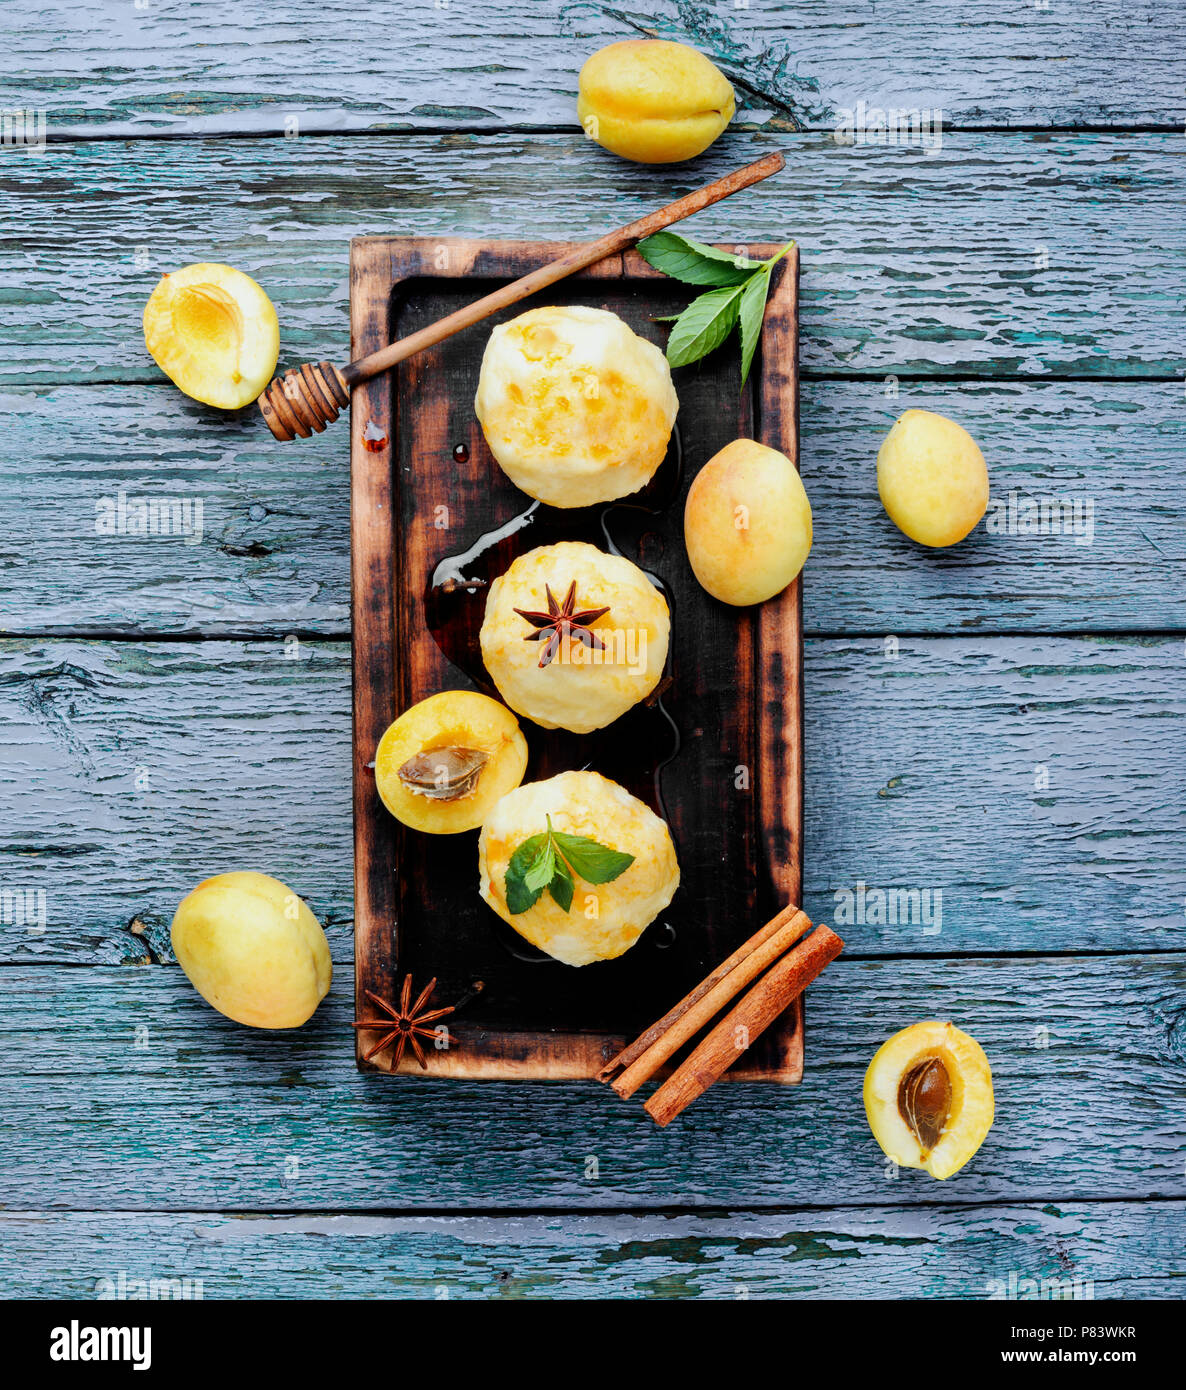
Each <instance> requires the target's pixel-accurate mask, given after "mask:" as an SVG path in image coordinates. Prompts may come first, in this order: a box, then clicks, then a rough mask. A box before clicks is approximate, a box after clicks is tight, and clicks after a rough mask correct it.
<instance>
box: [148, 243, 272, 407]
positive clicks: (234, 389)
mask: <svg viewBox="0 0 1186 1390" xmlns="http://www.w3.org/2000/svg"><path fill="white" fill-rule="evenodd" d="M144 343H145V346H146V347H147V348H148V351H149V352H150V353H151V354H152V359H153V361H154V362H155V363H156V364H157V366H158V367H160V369H161V371H163V372H164V373H165V375H166V376H167V377H169V379H170V380H171V381H172V382H173V383H174V384H175V385H176V386H179V387H180V388H181V390H182V391H184V392H185V394H186V395H187V396H192V397H193V399H194V400H195V401H201V402H202V403H203V404H205V405H213V406H217V407H218V408H219V409H221V410H238V409H239V408H240V407H242V406H245V405H249V404H250V403H251V402H252V401H253V400H255V398H256V397H257V396H258V395H259V393H260V392H261V391H262V390H263V389H264V387H265V386H267V384H268V382H269V381H270V380H271V379H272V373H273V372H274V371H275V370H276V359H277V357H279V355H280V324H279V322H278V320H277V318H276V310H275V308H274V307H273V306H272V301H271V300H270V299H269V298H268V296H267V295H266V294H265V293H264V292H263V290H262V289H261V288H260V287H259V285H257V284H256V282H255V281H254V280H253V279H252V278H251V276H250V275H244V274H243V272H242V271H241V270H235V269H234V268H233V267H232V266H229V265H219V264H217V263H216V262H213V261H203V262H200V263H199V264H197V265H187V266H186V267H185V268H184V269H183V270H177V271H174V272H173V273H172V274H169V275H162V276H161V278H160V280H159V281H158V283H157V287H156V289H154V290H153V292H152V294H151V295H149V297H148V303H147V304H146V305H145V306H144Z"/></svg>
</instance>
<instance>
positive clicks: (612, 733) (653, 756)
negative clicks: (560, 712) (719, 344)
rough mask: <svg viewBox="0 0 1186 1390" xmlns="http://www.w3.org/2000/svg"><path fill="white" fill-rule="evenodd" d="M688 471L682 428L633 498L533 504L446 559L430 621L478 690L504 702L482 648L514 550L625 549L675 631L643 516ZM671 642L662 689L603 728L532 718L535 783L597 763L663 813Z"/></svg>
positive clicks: (670, 497) (670, 749) (672, 735)
mask: <svg viewBox="0 0 1186 1390" xmlns="http://www.w3.org/2000/svg"><path fill="white" fill-rule="evenodd" d="M682 473H683V450H682V447H681V444H680V439H679V433H678V427H677V429H676V430H675V431H674V432H673V434H672V442H671V447H670V448H669V449H668V452H667V457H666V459H664V461H663V463H662V464H661V465H660V466H659V468H658V470H657V471H656V473H655V476H654V477H653V478H652V479H651V481H650V482H649V483H648V484H647V486H646V487H645V488H643V489H642V490H641V491H640V492H638V493H636V494H635V495H634V496H633V497H631V498H629V499H626V500H623V501H618V502H608V503H604V504H602V505H600V506H595V507H576V508H572V509H571V510H569V509H565V508H558V507H545V506H543V505H542V504H541V503H539V502H532V503H531V504H530V506H528V507H526V508H525V509H524V510H523V511H522V512H519V513H518V514H517V515H515V516H513V517H511V518H510V519H509V520H508V521H505V522H503V523H502V525H500V526H497V527H495V528H493V529H492V530H490V531H487V532H485V533H483V534H482V535H479V536H477V537H475V539H474V540H473V542H472V543H471V544H470V545H469V546H468V547H467V548H466V549H465V550H462V551H459V552H457V553H455V554H452V555H447V556H445V557H444V558H443V559H442V560H440V561H439V562H438V564H437V566H436V568H435V570H434V571H433V573H432V578H431V579H430V581H429V585H428V591H427V593H426V594H425V600H424V607H425V614H426V616H427V620H428V626H429V628H430V630H431V632H432V635H433V637H434V638H435V640H436V643H437V645H438V646H439V647H440V649H441V651H442V652H444V654H445V656H446V657H448V659H449V660H450V661H451V662H452V663H453V665H454V666H456V667H457V668H458V669H459V670H460V671H462V672H464V673H465V675H467V676H468V677H469V678H470V680H472V681H473V682H474V684H475V685H477V686H478V687H479V689H482V690H484V691H486V692H487V693H488V694H490V695H492V696H494V697H495V698H497V697H498V692H497V690H495V689H494V687H493V685H492V684H491V681H490V677H489V675H488V674H487V671H486V668H485V666H484V665H483V663H482V654H481V650H480V647H479V644H478V633H479V631H480V629H481V626H482V619H483V617H484V616H485V612H486V590H487V589H488V588H489V587H490V584H491V582H492V581H493V580H494V579H496V578H497V577H498V576H499V575H500V574H502V573H504V572H505V571H506V570H507V569H508V568H509V566H510V564H511V562H512V561H513V560H514V559H515V558H516V557H517V556H519V555H522V554H523V553H525V552H526V551H528V550H532V549H534V548H535V547H536V546H540V545H552V544H555V543H556V542H557V541H588V542H589V543H591V544H593V545H596V546H598V548H599V549H603V550H608V551H609V552H610V554H612V555H622V554H625V556H626V558H627V559H633V560H634V563H635V564H638V565H639V567H640V568H641V569H642V570H643V572H644V573H645V574H646V576H647V578H648V579H649V580H650V581H651V582H652V583H653V584H654V585H655V587H656V588H657V589H658V590H659V592H660V593H661V594H662V595H663V597H664V598H665V599H666V600H667V604H668V607H669V609H671V621H672V627H673V628H674V626H675V623H676V621H677V617H676V613H675V611H674V607H673V601H672V596H671V593H670V591H669V590H668V588H667V586H666V585H665V584H664V583H663V580H662V579H661V578H660V576H659V575H658V574H655V573H653V572H652V571H651V570H649V569H647V568H646V562H647V559H648V552H650V551H651V550H655V549H658V548H659V544H660V541H659V537H658V536H656V535H655V533H654V532H653V531H648V530H647V527H646V519H647V518H648V517H653V516H658V515H659V514H660V513H662V512H664V511H665V510H666V509H667V508H668V507H669V506H670V505H671V503H672V502H673V501H674V500H675V498H676V497H677V496H678V495H679V488H680V481H681V476H682ZM631 524H632V528H633V530H634V531H635V532H637V534H636V535H634V537H633V539H632V540H624V541H623V544H622V545H620V544H619V543H618V539H617V537H616V535H615V531H616V529H617V528H618V526H619V525H620V526H621V529H622V530H623V531H625V530H626V529H627V527H628V525H631ZM623 545H624V546H625V550H624V549H623ZM631 552H632V553H631ZM674 648H675V642H674V640H672V642H671V643H670V645H669V647H668V653H667V667H666V670H665V671H664V674H663V677H662V679H661V680H660V682H659V685H658V686H657V687H656V689H655V692H654V693H652V694H651V695H650V696H649V697H648V698H647V699H646V700H644V701H642V702H641V703H640V704H637V705H635V706H634V708H633V709H631V710H628V711H627V712H626V713H625V714H624V715H622V717H621V718H620V719H616V720H615V721H614V722H613V723H612V724H610V725H609V726H608V727H607V728H605V729H598V730H596V731H595V732H594V733H591V734H572V733H569V732H567V730H564V729H555V730H551V729H548V730H545V729H540V728H538V726H536V725H534V724H532V723H531V721H530V720H527V719H525V720H524V721H523V729H524V732H525V733H526V734H527V740H528V744H529V745H530V750H531V757H532V761H531V769H532V771H531V776H532V780H540V779H542V778H545V777H551V776H553V775H554V774H555V773H557V772H562V771H564V770H565V769H568V768H592V769H593V770H595V771H597V772H600V773H602V774H603V775H604V776H606V777H610V778H612V779H613V780H614V781H615V782H620V783H621V784H622V785H623V786H624V787H626V788H627V789H628V790H630V791H631V792H633V793H634V795H635V796H637V797H639V798H640V799H641V800H643V801H645V802H646V803H647V804H648V805H649V806H651V807H652V808H653V809H654V810H655V811H657V812H658V813H659V815H661V816H663V817H664V819H666V818H667V817H666V812H665V809H664V806H663V797H662V790H661V787H660V773H661V772H662V770H663V768H664V767H665V766H666V765H667V763H669V762H670V761H671V759H672V758H674V757H675V755H676V753H677V752H678V751H679V744H680V736H679V728H678V726H677V725H676V722H675V720H674V719H673V718H672V717H671V714H670V712H669V711H668V709H667V707H666V705H665V704H664V691H665V690H666V688H667V686H669V685H670V683H671V662H672V653H673V651H674Z"/></svg>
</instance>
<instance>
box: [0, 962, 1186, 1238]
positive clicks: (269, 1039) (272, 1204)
mask: <svg viewBox="0 0 1186 1390" xmlns="http://www.w3.org/2000/svg"><path fill="white" fill-rule="evenodd" d="M1184 987H1186V955H1184V954H1182V953H1177V954H1174V955H1160V956H1156V955H1154V956H1122V957H1079V958H1068V957H1059V958H1049V957H1037V958H1034V959H1031V960H1019V959H1012V960H1009V959H990V960H963V961H958V962H946V963H944V964H942V965H936V964H935V963H933V962H928V961H865V962H861V961H852V960H846V959H845V958H844V957H841V959H840V960H839V961H837V962H836V963H834V964H833V965H832V966H830V967H829V968H828V969H827V971H825V972H824V974H823V975H822V976H821V977H820V979H819V981H818V982H817V983H816V984H815V985H813V986H812V987H811V990H810V991H809V996H808V1000H807V1030H808V1031H807V1065H806V1071H805V1074H804V1079H803V1082H802V1083H801V1085H800V1086H798V1087H780V1086H764V1085H743V1084H729V1085H721V1086H716V1087H713V1088H712V1090H711V1091H709V1092H708V1094H707V1095H705V1096H704V1097H703V1098H702V1099H701V1100H699V1101H697V1102H696V1104H695V1105H694V1106H693V1107H691V1108H690V1109H689V1110H688V1111H687V1112H686V1114H684V1115H683V1116H681V1117H680V1118H679V1119H678V1120H677V1121H676V1122H675V1123H674V1124H673V1125H672V1126H671V1128H670V1129H668V1130H658V1129H657V1128H656V1127H655V1125H654V1124H653V1122H652V1121H651V1119H650V1118H649V1116H647V1114H646V1113H645V1112H644V1111H643V1109H642V1106H641V1104H640V1103H638V1102H637V1101H634V1102H624V1101H621V1100H619V1099H618V1097H617V1096H615V1095H614V1094H613V1093H612V1092H610V1091H609V1090H607V1088H605V1087H603V1086H599V1085H597V1084H596V1083H595V1082H592V1081H590V1082H586V1083H583V1084H581V1083H571V1084H569V1083H562V1084H556V1083H553V1084H550V1085H549V1084H537V1085H515V1084H513V1083H499V1082H446V1081H434V1080H432V1079H426V1080H422V1079H419V1078H415V1077H413V1078H410V1079H400V1080H396V1081H393V1080H391V1079H388V1078H383V1079H379V1078H375V1077H372V1076H364V1075H361V1074H359V1073H358V1072H357V1071H356V1070H355V1069H354V1063H353V1055H352V1041H351V1029H350V1019H351V1015H352V990H351V981H350V978H349V972H346V971H342V972H340V973H339V975H338V978H337V979H336V980H335V982H334V985H333V987H332V989H331V992H330V994H329V996H328V997H327V999H326V1000H325V1001H324V1002H323V1004H322V1006H321V1008H320V1009H319V1010H318V1012H317V1013H316V1015H315V1016H314V1018H313V1019H312V1021H311V1022H310V1023H309V1024H307V1025H306V1026H305V1027H304V1028H302V1029H300V1030H298V1031H295V1032H291V1033H265V1032H258V1031H251V1030H249V1029H245V1028H242V1027H240V1026H238V1025H237V1024H233V1023H231V1022H230V1021H229V1020H227V1019H224V1018H222V1017H221V1016H220V1015H217V1014H215V1013H214V1012H213V1011H212V1010H211V1009H210V1008H209V1007H208V1006H207V1005H206V1004H205V1003H204V1002H203V1001H202V1000H201V999H200V998H199V997H198V996H197V994H195V993H194V991H193V990H192V989H191V988H190V986H189V985H188V983H187V982H186V980H185V979H184V977H183V976H182V974H181V972H180V970H178V969H176V968H164V967H145V968H140V969H136V968H128V967H124V968H119V967H102V966H97V967H91V968H86V969H76V970H71V969H65V968H63V967H61V966H50V967H46V966H9V967H7V968H5V969H3V970H0V1001H2V1003H0V1032H2V1034H3V1044H4V1054H5V1066H4V1069H3V1072H2V1074H0V1106H2V1107H3V1113H4V1116H5V1121H6V1141H5V1162H4V1165H3V1168H2V1169H0V1203H2V1204H3V1206H4V1207H6V1208H8V1209H10V1210H13V1209H15V1210H23V1209H29V1210H44V1209H48V1208H54V1207H70V1208H75V1209H83V1210H90V1211H96V1210H104V1209H110V1210H114V1211H125V1210H128V1209H129V1208H139V1209H142V1210H153V1209H156V1208H160V1207H176V1208H181V1209H189V1208H207V1209H214V1208H216V1209H221V1210H233V1209H239V1210H248V1211H258V1210H261V1209H262V1210H284V1209H289V1210H297V1211H318V1210H343V1209H354V1208H357V1209H380V1210H384V1209H386V1210H391V1209H395V1210H399V1209H401V1208H402V1209H416V1208H424V1209H429V1210H449V1209H451V1208H463V1209H469V1210H473V1209H477V1210H483V1209H489V1208H510V1209H515V1210H524V1209H527V1210H530V1209H532V1208H537V1207H551V1208H556V1207H562V1208H573V1209H576V1208H596V1207H668V1206H699V1205H703V1206H725V1207H728V1206H738V1207H741V1206H745V1207H750V1206H776V1207H785V1206H788V1205H795V1204H799V1205H808V1206H812V1207H820V1206H830V1205H840V1204H849V1205H858V1206H864V1205H877V1206H887V1205H890V1206H892V1205H910V1204H917V1203H920V1202H944V1203H952V1204H964V1203H966V1204H974V1203H977V1202H982V1201H1008V1202H1039V1201H1043V1202H1044V1201H1051V1202H1059V1201H1063V1200H1070V1199H1083V1200H1086V1199H1089V1198H1099V1197H1109V1198H1122V1199H1127V1200H1134V1201H1138V1200H1141V1201H1143V1200H1147V1199H1150V1198H1154V1197H1174V1198H1181V1197H1183V1196H1186V1177H1184V1175H1183V1171H1182V1147H1183V1141H1184V1139H1186V1121H1184V1119H1183V1114H1182V1108H1181V1092H1182V1076H1183V1066H1184V1065H1186V1045H1184V1044H1186V1027H1184V1014H1183V1003H1182V1001H1183V991H1184ZM928 1016H929V1017H939V1018H948V1017H950V1018H953V1019H954V1020H955V1021H956V1022H957V1023H958V1024H960V1025H961V1026H963V1027H964V1028H967V1029H970V1030H971V1031H972V1032H973V1033H974V1034H975V1036H976V1037H977V1038H978V1039H979V1041H980V1042H981V1043H982V1045H983V1046H984V1048H985V1051H986V1052H987V1054H988V1057H989V1060H990V1062H991V1064H992V1067H993V1073H994V1078H995V1088H996V1095H997V1119H996V1123H995V1125H994V1127H993V1129H992V1131H991V1133H990V1134H989V1136H988V1138H987V1139H986V1141H985V1143H984V1146H983V1147H982V1148H981V1150H980V1152H979V1153H978V1154H977V1155H976V1157H975V1158H974V1159H973V1160H972V1162H971V1163H970V1164H969V1166H968V1167H967V1168H966V1169H964V1170H963V1171H962V1172H961V1173H960V1174H959V1175H958V1176H957V1177H955V1178H953V1179H951V1180H950V1181H948V1182H946V1183H944V1184H942V1185H939V1184H936V1183H935V1182H934V1181H933V1180H932V1179H931V1178H929V1177H928V1176H927V1175H926V1174H920V1173H918V1172H913V1171H903V1172H902V1173H900V1174H899V1175H898V1176H897V1177H894V1176H892V1172H891V1171H890V1170H889V1169H888V1168H887V1164H886V1160H885V1158H884V1156H883V1155H882V1153H881V1151H880V1149H879V1148H878V1147H877V1145H876V1143H875V1142H874V1140H873V1138H872V1136H871V1135H870V1133H869V1130H868V1126H867V1124H866V1121H865V1114H864V1107H863V1104H862V1099H861V1085H862V1080H863V1076H864V1070H865V1067H866V1065H867V1063H868V1061H869V1058H870V1057H871V1056H872V1054H873V1052H874V1051H875V1050H876V1048H877V1047H878V1046H879V1044H880V1043H881V1042H882V1041H883V1040H884V1039H885V1038H886V1037H887V1036H889V1034H890V1033H892V1032H894V1031H895V1030H897V1029H898V1028H901V1027H903V1026H904V1025H905V1024H907V1023H912V1022H915V1021H917V1020H918V1019H919V1018H920V1017H928ZM64 1021H68V1026H66V1024H65V1022H64ZM479 1140H480V1143H481V1150H482V1157H481V1161H480V1162H475V1143H476V1142H479ZM47 1155H52V1156H53V1161H52V1162H47ZM820 1219H821V1220H822V1221H823V1222H824V1229H828V1227H827V1220H828V1219H829V1218H828V1217H827V1216H826V1215H822V1214H821V1218H820ZM974 1244H975V1242H971V1245H973V1246H974Z"/></svg>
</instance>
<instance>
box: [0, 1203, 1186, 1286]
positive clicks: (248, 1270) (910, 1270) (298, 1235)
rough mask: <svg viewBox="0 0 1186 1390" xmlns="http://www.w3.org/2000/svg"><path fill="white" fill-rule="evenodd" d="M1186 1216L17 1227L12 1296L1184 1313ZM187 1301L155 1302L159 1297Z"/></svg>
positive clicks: (93, 1217) (1132, 1207)
mask: <svg viewBox="0 0 1186 1390" xmlns="http://www.w3.org/2000/svg"><path fill="white" fill-rule="evenodd" d="M1184 1213H1186V1206H1184V1204H1182V1203H1177V1202H1173V1203H1168V1202H1167V1203H1156V1204H1149V1203H1145V1204H1139V1205H1138V1204H1136V1203H1128V1202H1124V1203H1119V1202H1117V1203H1099V1204H1091V1203H1082V1202H1073V1203H1060V1204H1059V1205H1058V1206H1042V1207H1038V1206H1028V1207H1027V1206H994V1207H972V1208H968V1207H927V1208H922V1209H919V1210H915V1211H903V1210H901V1209H893V1208H891V1209H888V1210H887V1209H884V1208H882V1209H878V1208H876V1207H867V1208H855V1209H847V1210H839V1211H830V1212H820V1211H798V1212H796V1211H789V1212H778V1213H773V1212H772V1213H769V1214H766V1213H755V1212H727V1213H720V1214H709V1213H704V1214H700V1213H696V1214H674V1213H663V1214H656V1215H646V1216H639V1215H632V1214H617V1213H613V1214H611V1213H605V1214H603V1215H575V1214H574V1215H565V1216H524V1215H508V1216H361V1215H349V1216H308V1215H299V1216H244V1217H232V1216H221V1215H211V1214H207V1213H204V1212H175V1213H168V1214H165V1213H156V1212H119V1213H112V1214H110V1215H98V1214H74V1213H71V1214H69V1215H66V1214H62V1213H54V1212H3V1213H0V1242H3V1245H4V1251H5V1260H4V1263H3V1266H0V1293H2V1294H3V1295H4V1296H5V1297H7V1298H21V1299H28V1298H38V1299H40V1298H79V1299H83V1298H92V1297H94V1296H95V1295H96V1293H97V1292H106V1291H107V1290H108V1289H109V1288H111V1287H113V1286H117V1285H118V1281H119V1280H120V1276H121V1273H122V1276H123V1280H124V1284H123V1286H122V1287H124V1288H125V1289H127V1288H133V1289H134V1288H135V1284H134V1282H133V1281H135V1280H145V1281H148V1282H149V1283H151V1281H153V1280H158V1281H161V1280H178V1281H180V1283H179V1285H178V1286H176V1287H177V1288H179V1289H180V1290H181V1291H182V1292H184V1291H185V1290H186V1289H187V1288H188V1296H189V1297H191V1298H194V1297H199V1296H200V1297H202V1298H204V1299H216V1298H262V1297H268V1298H319V1299H322V1298H332V1299H340V1298H366V1299H371V1298H426V1299H454V1298H490V1299H521V1298H547V1299H560V1298H581V1299H602V1298H728V1299H736V1298H795V1299H801V1298H869V1297H871V1296H874V1295H875V1296H876V1297H878V1298H902V1299H935V1298H960V1299H992V1298H1002V1297H1009V1296H1012V1297H1013V1298H1019V1297H1024V1298H1045V1299H1054V1298H1057V1299H1085V1298H1097V1299H1100V1298H1121V1299H1154V1298H1158V1299H1160V1298H1176V1297H1178V1294H1179V1291H1180V1284H1181V1265H1180V1255H1181V1242H1180V1240H1179V1239H1178V1238H1177V1236H1176V1228H1177V1230H1180V1228H1181V1223H1182V1219H1183V1215H1184ZM105 1280H106V1281H110V1284H107V1283H104V1282H103V1281H105ZM187 1280H188V1281H189V1283H188V1286H187V1285H186V1283H185V1282H184V1281H187ZM1027 1281H1032V1282H1027ZM174 1288H175V1286H172V1285H165V1286H162V1285H158V1290H162V1289H163V1290H164V1291H163V1292H158V1295H157V1296H158V1297H162V1296H163V1297H174V1296H175V1292H174Z"/></svg>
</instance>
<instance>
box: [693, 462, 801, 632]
mask: <svg viewBox="0 0 1186 1390" xmlns="http://www.w3.org/2000/svg"><path fill="white" fill-rule="evenodd" d="M684 542H685V544H686V546H687V550H688V559H689V561H690V562H691V565H692V570H693V572H694V573H695V575H696V578H697V579H698V580H699V581H700V583H701V585H702V586H703V587H704V588H705V589H707V590H708V592H709V593H710V594H712V596H713V598H718V599H720V600H721V602H722V603H731V604H735V605H738V606H741V605H745V604H750V603H762V602H764V601H765V600H766V599H768V598H773V596H774V595H775V594H777V593H781V592H782V590H783V589H785V588H786V587H787V585H788V584H789V583H790V582H791V581H792V580H793V579H794V578H795V576H796V575H797V574H798V573H799V571H800V570H801V569H802V568H803V562H804V561H805V560H806V559H807V555H808V552H809V551H810V550H811V503H810V502H809V501H808V500H807V492H806V490H805V489H804V487H803V480H802V478H800V477H799V473H798V470H797V469H796V468H795V465H794V464H793V463H792V462H791V461H790V459H789V458H787V456H786V455H785V454H780V453H779V452H778V450H777V449H770V448H768V447H767V446H766V445H765V444H759V443H758V442H757V441H756V440H753V439H735V440H734V441H733V443H732V444H726V445H725V447H724V448H723V449H722V450H721V451H720V452H719V453H717V454H714V455H713V457H712V458H710V459H709V461H708V462H707V463H706V464H705V465H704V467H703V468H702V469H701V470H700V472H699V473H697V474H696V477H695V478H694V479H693V481H692V486H691V487H690V488H689V490H688V500H687V502H686V504H685V506H684Z"/></svg>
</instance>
